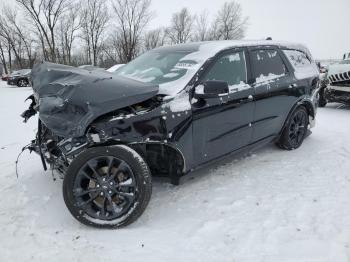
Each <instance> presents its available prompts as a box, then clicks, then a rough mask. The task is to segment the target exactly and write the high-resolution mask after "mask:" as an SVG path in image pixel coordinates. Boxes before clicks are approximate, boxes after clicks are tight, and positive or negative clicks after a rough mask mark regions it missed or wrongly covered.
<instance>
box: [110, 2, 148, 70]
mask: <svg viewBox="0 0 350 262" xmlns="http://www.w3.org/2000/svg"><path fill="white" fill-rule="evenodd" d="M112 4H113V10H114V14H115V19H116V26H117V32H116V35H117V38H118V39H117V40H116V41H115V46H116V48H118V52H119V55H120V60H121V62H123V63H126V62H129V61H131V60H132V59H133V58H135V56H136V55H137V54H138V51H139V50H140V45H141V40H142V34H143V31H144V29H145V27H146V26H147V25H148V23H149V22H150V20H151V18H152V12H150V10H149V9H150V5H151V1H150V0H113V1H112Z"/></svg>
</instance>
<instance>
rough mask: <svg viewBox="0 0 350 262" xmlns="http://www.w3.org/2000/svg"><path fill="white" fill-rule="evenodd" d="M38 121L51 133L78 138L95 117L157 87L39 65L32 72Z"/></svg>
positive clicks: (135, 100)
mask: <svg viewBox="0 0 350 262" xmlns="http://www.w3.org/2000/svg"><path fill="white" fill-rule="evenodd" d="M32 84H33V90H34V93H35V97H36V99H37V100H38V101H39V118H40V119H41V121H42V122H43V123H44V124H45V126H46V127H48V128H49V129H50V130H51V131H53V132H54V134H56V135H58V136H63V137H79V136H82V135H84V133H85V130H86V128H87V127H88V126H89V124H91V122H93V121H94V120H95V119H96V118H97V117H99V116H101V115H104V114H106V113H109V112H111V111H114V110H117V109H120V108H123V107H126V106H128V105H133V104H136V103H139V102H142V101H145V100H147V99H149V98H152V97H153V96H155V95H156V94H157V93H158V89H159V88H158V86H156V85H153V84H145V83H142V82H139V81H135V80H132V79H128V78H124V77H120V76H116V75H113V74H111V73H108V72H104V71H91V72H90V71H87V70H84V69H79V68H75V67H71V66H65V65H59V64H53V63H47V62H44V63H39V64H36V65H35V66H34V68H33V70H32Z"/></svg>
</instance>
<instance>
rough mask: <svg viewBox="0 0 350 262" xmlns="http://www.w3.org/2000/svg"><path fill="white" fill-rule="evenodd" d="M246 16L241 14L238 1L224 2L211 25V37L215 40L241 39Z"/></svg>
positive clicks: (245, 24) (246, 21)
mask: <svg viewBox="0 0 350 262" xmlns="http://www.w3.org/2000/svg"><path fill="white" fill-rule="evenodd" d="M247 23H248V18H247V17H243V16H242V7H241V5H240V4H239V3H237V2H235V1H232V2H226V3H225V4H224V5H223V6H222V7H221V9H220V10H219V12H218V14H217V16H216V19H215V20H214V23H213V25H212V38H213V39H216V40H229V39H242V38H243V37H244V33H245V30H246V27H247Z"/></svg>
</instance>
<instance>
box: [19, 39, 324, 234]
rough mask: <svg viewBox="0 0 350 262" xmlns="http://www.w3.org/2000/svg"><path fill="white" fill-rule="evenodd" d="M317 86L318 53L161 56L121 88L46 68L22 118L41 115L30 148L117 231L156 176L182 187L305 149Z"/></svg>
mask: <svg viewBox="0 0 350 262" xmlns="http://www.w3.org/2000/svg"><path fill="white" fill-rule="evenodd" d="M67 74H69V76H71V77H70V78H69V79H68V78H67V77H66V75H67ZM318 80H319V79H318V69H317V66H316V64H315V62H314V61H313V59H312V57H311V55H310V53H309V51H308V49H306V48H305V47H304V46H302V45H299V44H290V43H283V42H274V41H214V42H203V43H190V44H182V45H174V46H168V47H161V48H157V49H155V50H152V51H149V52H147V53H145V54H143V55H141V56H140V57H138V58H136V59H135V60H133V61H131V62H130V63H128V64H126V65H125V66H123V67H122V68H120V69H119V70H118V71H117V72H116V73H115V74H114V76H113V77H110V73H108V72H102V71H92V72H84V71H83V70H79V69H77V68H74V67H69V66H63V65H56V64H50V63H42V64H38V65H36V66H35V67H34V69H33V90H34V95H33V96H31V99H32V104H31V105H30V108H29V109H28V110H27V111H26V112H24V113H23V117H24V118H25V120H27V119H28V118H29V117H31V116H32V115H34V114H35V113H36V112H38V113H39V128H38V134H37V136H36V139H35V140H33V141H32V143H31V144H30V145H29V146H28V149H30V150H31V151H35V152H37V153H38V154H39V155H40V156H41V159H42V161H43V165H44V168H46V163H49V164H50V166H51V168H52V169H54V170H56V171H58V172H59V173H60V174H61V176H62V177H63V178H64V182H63V195H64V200H65V203H66V205H67V208H68V209H69V211H70V212H71V214H72V215H73V216H74V217H75V218H76V219H77V220H79V221H80V222H82V223H84V224H86V225H91V226H95V227H99V228H118V227H122V226H126V225H128V224H130V223H132V222H134V221H135V220H136V219H137V218H138V217H139V216H140V215H141V214H142V213H143V211H144V210H145V208H146V206H147V204H148V202H149V200H150V197H151V192H152V176H167V177H169V178H170V181H171V183H173V184H178V183H179V179H180V177H181V176H183V175H185V174H187V173H189V172H191V171H193V170H195V169H198V168H200V167H203V166H205V165H207V164H209V163H211V162H213V161H215V160H217V159H219V158H221V157H224V156H227V155H229V154H233V153H238V152H242V151H246V150H252V149H254V148H256V147H260V146H262V145H264V144H267V143H271V142H272V143H276V144H277V145H278V146H279V147H280V148H283V149H286V150H292V149H297V148H298V147H300V146H301V144H302V143H303V140H304V138H305V137H306V135H307V133H308V132H307V131H308V128H311V127H313V126H314V124H315V117H316V105H317V92H318ZM68 87H69V88H68ZM67 88H68V89H67ZM39 100H40V106H39V107H38V106H37V105H38V103H39ZM282 168H283V167H282ZM184 204H185V203H184Z"/></svg>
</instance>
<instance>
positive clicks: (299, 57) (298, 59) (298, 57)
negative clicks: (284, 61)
mask: <svg viewBox="0 0 350 262" xmlns="http://www.w3.org/2000/svg"><path fill="white" fill-rule="evenodd" d="M283 53H284V54H285V55H286V56H287V58H288V60H289V62H290V63H291V64H292V66H293V67H294V68H302V67H308V66H310V65H311V61H310V60H309V59H308V58H307V56H306V54H305V53H303V52H301V51H297V50H283Z"/></svg>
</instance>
